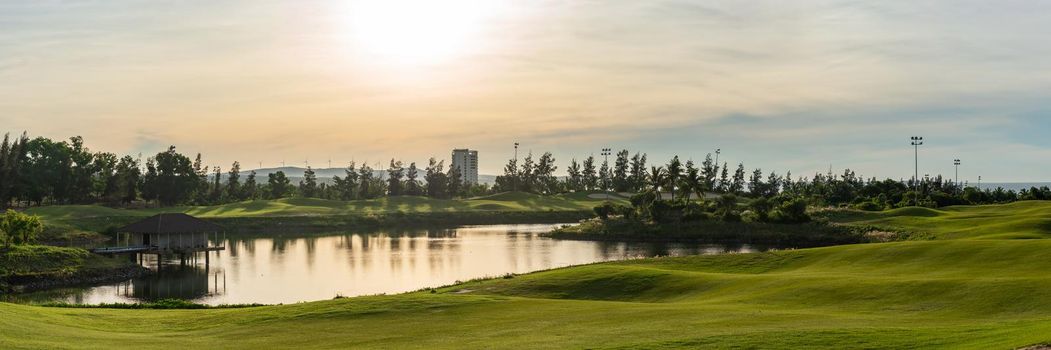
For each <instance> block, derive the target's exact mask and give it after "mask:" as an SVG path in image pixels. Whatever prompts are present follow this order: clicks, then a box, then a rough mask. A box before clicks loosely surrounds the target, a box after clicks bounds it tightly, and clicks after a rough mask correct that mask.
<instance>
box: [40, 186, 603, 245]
mask: <svg viewBox="0 0 1051 350" xmlns="http://www.w3.org/2000/svg"><path fill="white" fill-rule="evenodd" d="M600 203H602V200H601V199H593V198H587V196H586V195H585V196H583V197H580V196H579V195H575V194H574V195H568V196H563V195H554V196H541V195H536V194H531V193H523V192H513V193H512V192H507V193H501V194H496V195H492V196H486V197H479V198H472V199H466V200H448V199H435V198H427V197H419V196H396V197H384V198H377V199H368V200H355V201H334V200H325V199H317V198H284V199H277V200H255V201H244V202H239V203H230V204H223V205H215V206H199V207H168V208H148V209H114V208H107V207H102V206H94V205H65V206H48V207H39V208H30V209H28V210H26V212H27V213H29V214H33V215H39V216H41V218H43V220H44V223H45V226H46V227H47V231H46V232H45V234H44V235H43V237H42V240H44V241H54V242H65V241H66V240H67V239H70V238H71V236H78V235H85V234H88V235H91V234H95V233H97V232H103V231H106V230H108V229H110V228H114V227H119V226H122V225H125V224H128V223H130V222H134V221H135V220H137V219H140V218H142V217H145V216H150V215H154V214H158V213H165V212H183V213H187V214H190V215H194V216H197V217H202V218H210V219H215V220H226V221H229V222H233V223H237V224H239V223H248V224H250V225H255V226H259V225H264V224H265V225H273V224H275V223H277V224H282V223H284V222H285V221H288V222H289V223H290V224H295V223H296V222H303V221H310V220H312V219H309V218H318V219H317V220H315V222H311V223H310V225H308V226H326V225H320V224H321V221H323V220H322V219H323V218H329V219H334V220H330V221H331V222H337V221H338V222H342V223H347V224H355V223H361V222H364V223H369V222H371V223H377V222H378V223H383V222H386V221H385V220H371V219H369V217H377V216H385V215H405V214H409V215H413V214H420V215H419V216H420V217H426V218H427V219H428V220H427V222H442V223H451V224H479V223H497V224H500V223H508V224H510V223H530V222H537V223H540V222H552V221H553V220H561V219H563V218H565V217H572V218H573V220H571V221H576V220H579V219H580V216H581V214H580V213H583V212H588V213H590V212H591V209H592V208H594V207H595V206H596V205H598V204H600ZM498 212H500V213H509V214H507V215H505V216H506V217H509V218H511V221H507V222H501V221H500V220H498V218H490V219H485V220H479V219H478V217H479V215H482V214H487V215H496V213H498ZM521 213H531V214H525V215H522V214H521ZM568 213H575V214H576V215H565V214H568ZM459 214H463V215H459ZM476 214H477V215H476ZM347 217H355V218H358V219H359V220H349V219H347ZM279 218H280V219H279ZM340 218H341V219H340ZM227 219H229V220H227ZM253 219H258V220H255V221H257V222H255V223H251V222H250V221H253ZM461 219H462V220H461ZM523 220H524V221H523ZM460 221H462V222H460ZM295 226H297V227H301V226H303V225H299V224H297V225H295ZM327 227H328V229H329V230H332V229H339V228H346V227H337V226H335V225H327ZM95 236H96V237H89V238H94V239H96V240H99V239H106V238H107V237H102V236H98V235H97V234H96V235H95Z"/></svg>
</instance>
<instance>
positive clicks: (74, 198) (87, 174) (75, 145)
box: [69, 136, 95, 203]
mask: <svg viewBox="0 0 1051 350" xmlns="http://www.w3.org/2000/svg"><path fill="white" fill-rule="evenodd" d="M69 141H70V154H69V156H70V159H71V160H72V161H73V163H72V164H71V165H72V167H71V168H70V175H71V176H72V178H71V179H70V182H69V185H70V188H69V195H70V202H73V203H88V202H90V200H91V197H92V196H91V194H92V192H93V191H92V188H93V187H94V186H93V185H92V183H93V178H94V174H95V167H94V160H95V155H94V154H92V153H91V151H89V150H88V149H87V148H86V147H84V138H83V137H80V136H74V137H71V138H69Z"/></svg>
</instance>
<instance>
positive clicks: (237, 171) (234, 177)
mask: <svg viewBox="0 0 1051 350" xmlns="http://www.w3.org/2000/svg"><path fill="white" fill-rule="evenodd" d="M226 195H227V197H229V198H230V200H233V201H242V200H244V194H243V191H242V190H241V163H240V162H236V161H235V162H234V163H233V164H232V165H230V172H228V173H227V174H226Z"/></svg>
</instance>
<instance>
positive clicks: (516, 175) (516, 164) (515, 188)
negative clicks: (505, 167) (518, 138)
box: [512, 142, 518, 192]
mask: <svg viewBox="0 0 1051 350" xmlns="http://www.w3.org/2000/svg"><path fill="white" fill-rule="evenodd" d="M512 171H514V173H512V174H513V175H514V178H513V179H512V180H514V181H513V182H512V183H513V184H514V185H512V191H514V192H518V142H515V168H514V169H512Z"/></svg>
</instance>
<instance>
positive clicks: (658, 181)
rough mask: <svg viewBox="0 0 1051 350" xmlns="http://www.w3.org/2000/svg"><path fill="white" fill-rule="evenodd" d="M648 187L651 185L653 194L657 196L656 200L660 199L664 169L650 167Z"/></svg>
mask: <svg viewBox="0 0 1051 350" xmlns="http://www.w3.org/2000/svg"><path fill="white" fill-rule="evenodd" d="M649 178H650V185H653V192H654V193H656V194H657V199H661V185H662V184H663V183H664V169H663V168H661V167H659V166H655V167H650V176H649Z"/></svg>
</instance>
